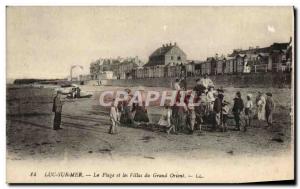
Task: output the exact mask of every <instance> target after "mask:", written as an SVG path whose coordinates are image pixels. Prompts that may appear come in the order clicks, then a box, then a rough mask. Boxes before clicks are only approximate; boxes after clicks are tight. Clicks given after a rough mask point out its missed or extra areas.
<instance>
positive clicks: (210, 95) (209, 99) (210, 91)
mask: <svg viewBox="0 0 300 189" xmlns="http://www.w3.org/2000/svg"><path fill="white" fill-rule="evenodd" d="M214 102H215V94H214V88H213V87H209V88H208V92H207V105H208V111H210V112H211V111H213V107H214Z"/></svg>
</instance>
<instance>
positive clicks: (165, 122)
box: [158, 105, 176, 134]
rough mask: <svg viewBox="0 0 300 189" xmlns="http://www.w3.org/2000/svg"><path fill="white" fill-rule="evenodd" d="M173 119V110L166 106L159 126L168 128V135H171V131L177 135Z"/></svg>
mask: <svg viewBox="0 0 300 189" xmlns="http://www.w3.org/2000/svg"><path fill="white" fill-rule="evenodd" d="M171 117H172V110H171V108H170V106H168V105H166V106H165V110H164V112H163V114H162V116H161V118H160V119H159V121H158V125H161V126H166V127H167V133H168V134H170V132H171V131H173V133H176V130H175V126H174V125H173V124H172V123H171Z"/></svg>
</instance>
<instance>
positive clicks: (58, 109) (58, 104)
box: [52, 95, 63, 113]
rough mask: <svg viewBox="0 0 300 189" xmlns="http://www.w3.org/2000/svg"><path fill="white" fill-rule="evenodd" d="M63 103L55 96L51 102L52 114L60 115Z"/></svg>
mask: <svg viewBox="0 0 300 189" xmlns="http://www.w3.org/2000/svg"><path fill="white" fill-rule="evenodd" d="M62 106H63V102H62V101H61V99H60V96H58V95H56V96H55V97H54V100H53V107H52V112H56V113H61V111H62Z"/></svg>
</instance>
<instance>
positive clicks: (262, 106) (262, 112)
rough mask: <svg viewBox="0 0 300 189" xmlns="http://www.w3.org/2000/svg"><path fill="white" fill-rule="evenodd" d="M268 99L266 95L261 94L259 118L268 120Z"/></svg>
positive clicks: (258, 110) (258, 109) (258, 105)
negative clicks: (266, 107)
mask: <svg viewBox="0 0 300 189" xmlns="http://www.w3.org/2000/svg"><path fill="white" fill-rule="evenodd" d="M265 106H266V99H265V97H264V96H261V97H260V99H259V101H258V102H257V119H258V120H262V121H264V120H266V109H265Z"/></svg>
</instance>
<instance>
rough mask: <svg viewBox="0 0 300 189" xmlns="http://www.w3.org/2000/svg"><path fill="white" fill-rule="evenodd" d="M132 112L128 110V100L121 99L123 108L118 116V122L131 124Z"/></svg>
mask: <svg viewBox="0 0 300 189" xmlns="http://www.w3.org/2000/svg"><path fill="white" fill-rule="evenodd" d="M132 119H133V118H132V113H131V111H130V107H129V106H128V102H127V101H123V109H122V113H121V118H120V122H121V123H122V124H125V125H127V124H132V123H133V120H132Z"/></svg>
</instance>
